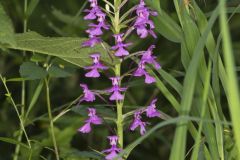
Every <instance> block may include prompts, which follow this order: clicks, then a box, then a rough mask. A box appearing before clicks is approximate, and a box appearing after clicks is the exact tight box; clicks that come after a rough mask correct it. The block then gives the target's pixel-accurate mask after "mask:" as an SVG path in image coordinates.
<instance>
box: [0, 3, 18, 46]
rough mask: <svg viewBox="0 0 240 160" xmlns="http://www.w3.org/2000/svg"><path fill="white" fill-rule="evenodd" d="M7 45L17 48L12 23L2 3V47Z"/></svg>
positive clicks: (0, 19) (0, 13) (0, 8)
mask: <svg viewBox="0 0 240 160" xmlns="http://www.w3.org/2000/svg"><path fill="white" fill-rule="evenodd" d="M5 45H9V46H15V45H16V42H15V38H14V29H13V25H12V22H11V20H10V18H9V17H8V16H7V14H6V13H5V11H4V9H3V6H2V4H1V3H0V47H1V46H5Z"/></svg>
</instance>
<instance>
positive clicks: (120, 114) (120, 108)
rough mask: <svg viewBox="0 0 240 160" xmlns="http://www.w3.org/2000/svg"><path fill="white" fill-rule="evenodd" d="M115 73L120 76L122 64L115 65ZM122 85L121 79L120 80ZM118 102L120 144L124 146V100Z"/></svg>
mask: <svg viewBox="0 0 240 160" xmlns="http://www.w3.org/2000/svg"><path fill="white" fill-rule="evenodd" d="M115 75H116V76H118V77H120V75H121V64H117V65H115ZM119 83H120V84H119V85H120V86H121V81H120V82H119ZM116 104H117V135H118V138H119V145H120V147H121V148H123V111H122V110H123V101H116Z"/></svg>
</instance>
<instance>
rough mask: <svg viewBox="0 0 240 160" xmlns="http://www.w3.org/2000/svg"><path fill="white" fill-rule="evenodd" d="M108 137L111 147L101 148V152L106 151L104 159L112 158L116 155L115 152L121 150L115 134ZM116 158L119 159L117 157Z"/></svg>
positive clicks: (111, 159) (109, 159)
mask: <svg viewBox="0 0 240 160" xmlns="http://www.w3.org/2000/svg"><path fill="white" fill-rule="evenodd" d="M108 139H109V141H110V145H111V148H109V149H106V150H103V151H102V152H103V153H108V154H107V155H106V157H105V159H106V160H113V159H114V158H116V157H117V154H118V153H119V152H120V151H121V150H122V149H120V148H118V147H117V142H118V137H117V136H108ZM118 160H121V158H119V159H118Z"/></svg>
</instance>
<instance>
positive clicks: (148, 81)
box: [145, 72, 156, 84]
mask: <svg viewBox="0 0 240 160" xmlns="http://www.w3.org/2000/svg"><path fill="white" fill-rule="evenodd" d="M154 82H156V79H155V78H154V77H152V76H150V75H149V74H148V73H147V72H146V73H145V83H147V84H151V83H154Z"/></svg>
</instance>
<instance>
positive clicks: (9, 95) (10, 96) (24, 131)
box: [0, 74, 31, 148]
mask: <svg viewBox="0 0 240 160" xmlns="http://www.w3.org/2000/svg"><path fill="white" fill-rule="evenodd" d="M0 79H1V81H2V83H3V85H4V87H5V90H6V91H7V94H6V96H7V97H8V98H9V99H10V102H11V103H12V105H13V107H14V109H15V111H16V113H17V116H18V118H19V121H20V127H21V130H22V131H23V133H24V135H25V137H26V140H27V143H28V146H29V148H31V143H30V140H29V139H28V135H27V132H26V130H25V128H24V122H23V120H22V118H21V115H20V113H19V111H18V109H17V105H16V103H15V101H14V100H13V98H12V95H11V93H10V91H9V89H8V87H7V84H6V79H5V78H3V77H2V75H1V74H0Z"/></svg>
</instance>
